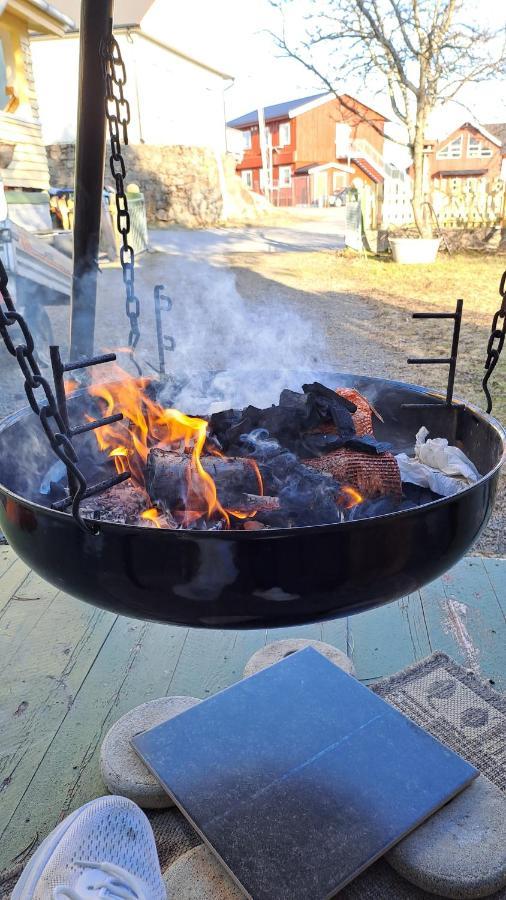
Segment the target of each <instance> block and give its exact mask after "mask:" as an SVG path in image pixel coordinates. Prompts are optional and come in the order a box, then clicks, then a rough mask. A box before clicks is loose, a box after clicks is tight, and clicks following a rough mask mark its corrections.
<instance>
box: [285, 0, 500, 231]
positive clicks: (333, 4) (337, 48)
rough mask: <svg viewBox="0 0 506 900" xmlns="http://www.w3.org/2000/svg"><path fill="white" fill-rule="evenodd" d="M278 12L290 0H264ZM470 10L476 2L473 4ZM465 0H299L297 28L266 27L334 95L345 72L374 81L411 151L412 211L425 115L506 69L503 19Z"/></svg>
mask: <svg viewBox="0 0 506 900" xmlns="http://www.w3.org/2000/svg"><path fill="white" fill-rule="evenodd" d="M271 3H272V5H273V6H274V7H275V8H277V9H278V10H280V12H281V13H283V14H285V13H289V12H290V8H292V11H293V0H271ZM474 8H475V9H477V12H478V15H480V14H481V15H482V14H483V7H481V6H480V5H478V6H477V7H476V6H474ZM472 10H473V6H472V5H471V2H467V0H307V8H306V15H305V16H304V35H303V36H302V37H301V38H300V39H297V38H294V39H292V37H291V36H289V28H287V27H286V22H285V19H283V27H282V28H280V33H277V34H273V37H274V39H275V41H276V43H277V46H278V47H279V48H280V49H281V50H282V51H283V53H284V54H285V55H288V56H290V57H292V58H293V59H296V60H298V61H299V62H300V63H302V64H303V65H304V66H305V67H306V68H307V69H309V71H311V72H312V73H313V74H314V75H316V76H317V77H318V78H319V80H320V81H321V82H323V84H324V85H325V86H326V87H327V88H328V90H330V91H333V92H334V93H335V94H336V96H338V95H339V94H340V93H341V92H340V90H339V86H340V85H342V84H343V83H344V79H345V78H350V77H353V78H355V79H357V78H359V77H362V78H363V79H368V78H369V79H372V80H376V82H377V81H378V78H379V80H380V83H381V87H382V90H383V91H384V92H386V94H387V95H388V97H389V99H390V103H391V105H392V109H393V111H394V114H395V116H396V117H397V118H398V119H399V120H400V122H401V123H402V124H403V125H404V126H405V129H406V133H407V141H406V145H407V147H408V148H409V150H410V152H411V155H412V159H413V199H412V203H413V214H414V218H415V222H416V224H417V226H418V229H419V231H420V233H421V234H422V235H424V236H427V235H429V234H430V232H431V229H430V225H429V224H428V221H427V217H426V216H424V215H423V202H424V185H423V150H424V138H425V133H426V129H427V124H428V121H429V117H430V114H431V112H432V111H433V110H434V108H435V107H436V106H437V105H439V104H440V103H442V102H445V101H448V100H453V99H454V98H455V97H456V95H457V94H458V92H459V91H460V90H461V89H462V87H463V86H464V85H466V84H468V83H471V82H479V81H484V80H487V79H490V78H492V77H503V76H504V75H505V74H506V25H503V26H501V27H498V28H493V27H488V26H486V25H483V24H480V23H478V22H476V21H475V20H474V19H473V13H472Z"/></svg>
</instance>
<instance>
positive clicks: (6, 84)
mask: <svg viewBox="0 0 506 900" xmlns="http://www.w3.org/2000/svg"><path fill="white" fill-rule="evenodd" d="M15 73H16V62H15V57H14V51H13V46H12V35H11V33H10V31H9V29H8V28H5V27H0V110H5V112H15V111H16V109H17V107H18V106H19V98H18V96H17V91H16V85H15V77H16V75H15Z"/></svg>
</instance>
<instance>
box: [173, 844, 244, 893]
mask: <svg viewBox="0 0 506 900" xmlns="http://www.w3.org/2000/svg"><path fill="white" fill-rule="evenodd" d="M163 877H164V881H165V885H166V887H167V896H168V897H172V898H174V900H176V898H177V900H244V894H243V893H242V891H240V890H239V888H238V887H237V886H236V884H235V883H234V882H233V881H232V879H231V877H230V875H229V874H228V872H227V870H226V869H225V867H224V866H222V865H221V863H220V862H219V861H218V860H217V859H216V857H215V855H214V853H211V851H210V850H208V849H207V847H206V846H205V844H200V845H199V846H198V847H194V848H193V850H188V851H187V852H186V853H183V855H182V856H180V857H179V859H177V860H176V862H175V863H172V865H171V866H170V867H169V868H168V869H167V871H166V872H165V875H164V876H163Z"/></svg>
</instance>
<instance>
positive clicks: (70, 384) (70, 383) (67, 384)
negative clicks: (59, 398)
mask: <svg viewBox="0 0 506 900" xmlns="http://www.w3.org/2000/svg"><path fill="white" fill-rule="evenodd" d="M63 387H64V390H65V395H66V396H67V397H68V395H69V394H71V393H72V391H76V390H77V388H78V387H79V382H78V381H76V380H75V378H67V379H66V380H65V381H64V382H63Z"/></svg>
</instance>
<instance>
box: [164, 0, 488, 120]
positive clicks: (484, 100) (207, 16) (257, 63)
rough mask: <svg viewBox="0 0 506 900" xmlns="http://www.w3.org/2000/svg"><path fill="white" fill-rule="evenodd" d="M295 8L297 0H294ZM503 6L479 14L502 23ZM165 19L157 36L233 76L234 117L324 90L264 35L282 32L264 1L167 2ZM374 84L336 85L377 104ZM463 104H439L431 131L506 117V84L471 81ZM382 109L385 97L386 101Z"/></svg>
mask: <svg viewBox="0 0 506 900" xmlns="http://www.w3.org/2000/svg"><path fill="white" fill-rule="evenodd" d="M290 7H291V10H292V12H293V13H295V14H297V11H298V10H299V9H300V8H301V7H302V3H301V0H291V3H290ZM505 10H506V6H505V5H504V4H503V2H497V0H479V14H480V19H487V18H489V19H490V21H492V22H495V23H496V24H499V23H501V22H503V21H505V20H506V12H505ZM161 15H162V19H161V20H160V21H159V22H157V27H158V29H159V36H160V37H161V38H162V40H166V42H167V43H169V44H172V45H173V46H176V47H179V48H180V49H182V50H187V52H189V53H191V55H194V56H197V57H198V58H201V59H203V60H205V61H207V62H209V63H210V64H211V65H213V66H216V67H218V68H219V69H220V70H222V71H225V72H227V73H229V74H230V75H232V76H233V77H234V79H235V80H234V83H233V84H232V86H231V87H229V88H228V89H227V90H226V91H225V107H226V114H227V117H228V118H230V119H232V118H235V117H236V116H240V115H242V114H243V113H246V112H249V111H250V110H251V109H254V108H256V107H258V106H259V105H262V106H268V105H270V104H273V103H279V102H281V101H283V100H291V99H295V98H298V97H303V96H305V95H309V94H314V93H317V92H318V91H320V90H323V89H324V88H322V85H321V84H320V83H319V82H318V80H317V79H316V78H315V77H314V76H313V75H312V74H311V73H309V72H307V70H306V69H305V68H304V67H303V66H302V65H301V64H300V63H297V62H294V61H293V60H289V59H286V58H282V57H281V56H280V51H279V50H277V48H276V47H275V44H274V41H273V39H272V38H271V37H270V35H269V34H268V33H267V32H268V31H269V30H271V31H274V32H276V31H279V22H280V20H279V14H278V13H277V11H276V10H274V9H273V8H272V6H271V5H270V3H269V0H185V3H184V4H183V3H181V2H180V0H168V2H167V0H164V3H163V13H162V14H161ZM371 88H372V82H370V83H369V84H361V85H349V84H348V85H345V84H342V85H341V84H338V90H339V91H342V92H343V93H344V92H345V91H349V92H350V93H354V92H355V93H358V92H359V91H360V96H361V97H362V98H363V99H367V97H369V102H371V103H372V102H373V99H374V100H375V102H374V103H373V105H375V107H376V108H378V103H381V98H378V97H377V95H375V93H374V92H373V91H372V90H371ZM460 101H461V104H463V105H461V104H452V105H451V106H450V107H448V108H446V109H444V110H439V111H437V112H436V114H435V115H434V117H433V121H432V123H431V131H432V133H433V135H434V136H436V137H442V136H443V135H444V134H445V133H448V132H449V131H451V130H452V129H453V128H454V127H457V126H458V125H459V124H461V123H462V122H463V121H466V120H468V119H469V118H470V116H473V117H474V118H475V119H477V120H478V121H481V122H482V123H485V122H499V121H506V83H504V82H503V83H502V84H501V83H499V82H492V83H490V82H489V83H487V84H482V85H472V86H470V87H469V88H468V89H467V90H466V91H465V92H464V93H463V94H462V96H461V97H460ZM383 108H385V101H383V107H381V106H380V110H381V111H383Z"/></svg>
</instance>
